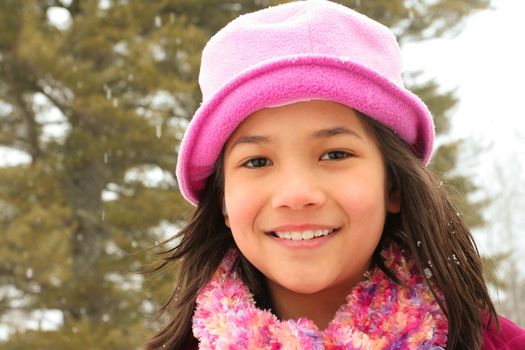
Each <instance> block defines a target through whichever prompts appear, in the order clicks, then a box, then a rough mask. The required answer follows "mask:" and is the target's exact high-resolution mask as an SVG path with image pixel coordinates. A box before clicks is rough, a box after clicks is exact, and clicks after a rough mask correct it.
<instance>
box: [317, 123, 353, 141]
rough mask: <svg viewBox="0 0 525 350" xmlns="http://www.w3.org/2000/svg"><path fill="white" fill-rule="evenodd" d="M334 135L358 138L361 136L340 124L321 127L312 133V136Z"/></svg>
mask: <svg viewBox="0 0 525 350" xmlns="http://www.w3.org/2000/svg"><path fill="white" fill-rule="evenodd" d="M336 135H350V136H353V137H356V138H358V139H362V137H361V136H360V135H359V134H358V133H357V132H355V131H354V130H352V129H347V128H345V127H342V126H338V127H335V128H329V129H322V130H319V131H316V132H314V134H313V136H314V138H325V137H332V136H336Z"/></svg>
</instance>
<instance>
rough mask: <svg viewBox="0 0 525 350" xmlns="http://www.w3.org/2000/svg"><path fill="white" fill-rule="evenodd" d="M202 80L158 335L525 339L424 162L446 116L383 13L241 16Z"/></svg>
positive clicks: (190, 342) (431, 341)
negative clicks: (173, 276) (183, 211)
mask: <svg viewBox="0 0 525 350" xmlns="http://www.w3.org/2000/svg"><path fill="white" fill-rule="evenodd" d="M199 83H200V86H201V89H202V93H203V103H202V105H201V107H200V108H199V110H198V111H197V112H196V115H195V116H194V118H193V120H192V122H191V124H190V126H189V128H188V130H187V132H186V135H185V137H184V139H183V142H182V145H181V148H180V152H179V162H178V168H177V176H178V181H179V185H180V189H181V191H182V194H183V195H184V197H185V198H186V199H187V200H188V201H189V202H190V203H192V204H194V205H196V206H197V209H196V211H195V214H194V216H193V218H192V219H191V221H190V222H189V223H188V225H187V226H186V227H185V228H184V229H183V230H182V231H181V233H180V236H179V237H180V243H179V244H178V245H177V246H176V247H175V248H173V249H172V250H171V251H169V252H167V253H166V254H167V255H166V258H165V260H164V262H163V263H162V264H161V265H160V266H159V267H158V268H160V267H162V266H164V265H166V264H168V263H172V262H177V264H178V265H177V267H178V272H179V276H178V280H177V283H176V285H177V288H176V290H175V291H174V292H173V294H172V296H171V298H170V300H169V301H168V303H167V304H166V305H165V306H164V307H163V309H162V311H169V312H170V313H171V315H170V320H169V322H168V323H167V325H166V326H165V327H164V328H163V329H162V330H160V331H159V333H158V334H157V335H156V336H155V337H154V338H153V339H151V340H150V342H149V343H148V344H147V346H146V348H147V349H439V348H446V349H481V348H482V349H495V348H498V349H504V348H508V349H518V348H521V349H523V348H525V333H524V331H523V330H521V329H519V328H518V327H517V326H515V325H514V324H512V323H510V322H509V321H507V320H504V319H501V318H499V319H498V318H497V316H496V313H495V310H494V306H493V304H492V302H491V300H490V298H489V295H488V292H487V288H486V285H485V282H484V281H483V278H482V271H481V264H480V258H479V255H478V252H477V250H476V247H475V245H474V242H473V241H472V237H471V235H470V232H469V230H468V228H467V227H466V226H465V223H464V222H463V220H462V218H461V217H460V216H459V215H458V214H457V212H456V209H455V208H454V206H453V205H452V204H451V202H450V200H449V199H448V197H447V194H446V193H445V191H444V190H443V189H442V188H441V187H440V185H439V181H438V180H437V179H436V177H435V176H434V175H432V174H431V172H430V171H429V170H428V169H427V168H426V164H428V162H429V160H430V156H431V152H432V145H433V140H434V129H433V122H432V117H431V115H430V113H429V111H428V109H427V108H426V106H425V105H424V104H423V102H421V100H420V99H419V98H418V97H416V96H415V95H413V94H412V93H411V92H409V91H408V90H406V89H405V88H404V87H403V83H402V80H401V67H400V52H399V47H398V45H397V42H396V40H395V38H394V36H393V35H392V34H391V33H390V31H389V30H388V29H387V28H386V27H384V26H382V25H380V24H379V23H377V22H374V21H372V20H371V19H369V18H367V17H365V16H363V15H360V14H358V13H356V12H354V11H352V10H350V9H348V8H346V7H343V6H341V5H338V4H334V3H331V2H328V1H325V0H308V1H301V2H293V3H288V4H285V5H280V6H276V7H273V8H268V9H265V10H262V11H258V12H255V13H251V14H248V15H244V16H241V17H239V18H237V19H235V20H234V21H232V22H231V23H230V24H228V25H227V26H226V27H225V28H223V29H222V30H221V31H219V32H218V33H217V34H216V35H215V36H214V37H213V38H212V39H211V40H210V41H209V43H208V44H207V45H206V47H205V49H204V51H203V56H202V62H201V72H200V77H199ZM498 327H500V328H501V329H498Z"/></svg>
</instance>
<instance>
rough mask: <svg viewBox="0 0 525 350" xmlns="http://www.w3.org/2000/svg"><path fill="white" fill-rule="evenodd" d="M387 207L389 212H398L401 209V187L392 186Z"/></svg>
mask: <svg viewBox="0 0 525 350" xmlns="http://www.w3.org/2000/svg"><path fill="white" fill-rule="evenodd" d="M386 209H387V210H388V212H389V213H392V214H396V213H399V212H400V211H401V200H400V198H399V189H398V188H397V187H395V186H391V187H390V189H389V190H388V197H387V206H386Z"/></svg>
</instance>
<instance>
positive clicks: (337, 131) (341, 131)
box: [230, 126, 362, 149]
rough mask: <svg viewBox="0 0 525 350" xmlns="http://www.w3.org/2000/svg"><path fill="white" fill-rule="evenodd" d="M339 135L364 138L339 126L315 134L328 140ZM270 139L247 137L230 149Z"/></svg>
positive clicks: (241, 138) (239, 140)
mask: <svg viewBox="0 0 525 350" xmlns="http://www.w3.org/2000/svg"><path fill="white" fill-rule="evenodd" d="M337 135H350V136H353V137H356V138H358V139H362V137H361V136H360V135H359V134H358V133H357V132H355V131H353V130H351V129H347V128H345V127H342V126H338V127H335V128H329V129H322V130H318V131H316V132H314V133H313V137H314V138H326V137H332V136H337ZM270 142H271V141H270V138H269V137H266V136H261V135H246V136H241V137H239V138H238V139H237V140H236V141H235V143H234V144H233V145H232V146H231V147H230V149H233V148H234V147H235V146H237V145H240V144H263V143H270Z"/></svg>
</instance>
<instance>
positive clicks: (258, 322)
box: [193, 245, 448, 350]
mask: <svg viewBox="0 0 525 350" xmlns="http://www.w3.org/2000/svg"><path fill="white" fill-rule="evenodd" d="M402 253H403V252H402V251H401V250H400V249H399V248H398V247H397V246H396V245H391V246H390V247H389V248H387V249H385V250H384V251H383V252H382V256H383V257H384V261H385V265H386V266H387V267H388V268H389V269H390V270H391V271H392V272H394V273H395V275H396V276H398V278H400V280H401V281H403V282H404V283H406V285H407V287H404V286H402V285H400V284H397V283H395V282H394V281H392V280H391V279H390V278H389V277H388V276H386V275H385V273H384V272H383V271H381V270H380V269H379V268H373V269H371V270H370V271H368V272H367V273H366V274H365V279H364V280H363V281H361V282H360V283H358V284H357V285H356V286H355V287H354V288H353V290H352V292H351V294H350V295H348V296H347V298H346V300H347V303H346V304H344V305H342V306H341V307H340V308H339V310H338V311H337V313H336V314H335V317H334V319H333V320H332V321H331V322H330V323H329V325H328V327H327V328H326V329H325V330H319V329H318V327H317V326H316V325H315V324H314V323H313V322H312V321H310V320H307V319H303V318H300V319H298V320H287V321H280V320H279V319H278V318H277V317H276V316H275V315H274V314H272V313H271V312H270V311H267V310H261V309H259V308H257V306H256V305H255V301H254V298H253V294H252V293H251V292H250V291H249V290H248V288H247V287H246V285H245V284H244V283H243V282H242V281H241V279H240V278H239V277H238V276H237V273H236V272H235V271H234V264H235V261H236V259H237V255H236V253H235V252H233V251H230V252H228V254H227V255H226V256H225V258H224V260H223V261H222V263H221V264H220V266H219V268H218V269H217V271H216V272H215V274H214V275H213V277H212V279H211V280H210V282H209V283H208V284H207V285H206V286H205V287H204V288H203V289H202V290H201V291H200V292H199V295H198V296H197V307H196V310H195V314H194V317H193V333H194V335H195V337H196V338H197V339H198V340H199V349H221V350H241V349H272V350H277V349H282V350H292V349H294V350H299V349H300V350H318V349H334V350H335V349H337V350H343V349H346V350H350V349H374V350H376V349H399V350H401V349H439V348H440V347H445V346H446V342H447V326H448V325H447V320H446V317H445V315H444V314H443V313H442V311H441V309H440V308H439V306H438V303H437V302H436V300H435V298H434V296H433V295H432V293H431V292H430V289H429V288H428V286H427V284H426V283H425V280H424V278H423V276H422V275H421V274H420V273H419V272H418V270H417V268H416V266H415V263H414V262H413V261H410V260H409V261H407V259H405V257H404V256H403V254H402Z"/></svg>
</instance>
